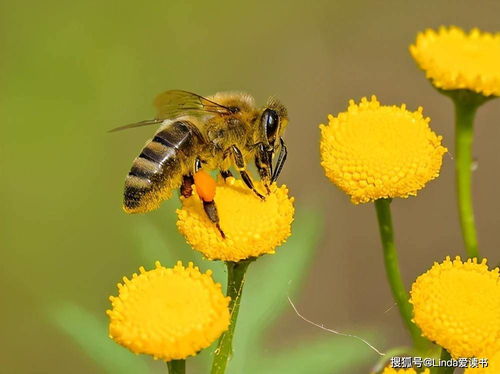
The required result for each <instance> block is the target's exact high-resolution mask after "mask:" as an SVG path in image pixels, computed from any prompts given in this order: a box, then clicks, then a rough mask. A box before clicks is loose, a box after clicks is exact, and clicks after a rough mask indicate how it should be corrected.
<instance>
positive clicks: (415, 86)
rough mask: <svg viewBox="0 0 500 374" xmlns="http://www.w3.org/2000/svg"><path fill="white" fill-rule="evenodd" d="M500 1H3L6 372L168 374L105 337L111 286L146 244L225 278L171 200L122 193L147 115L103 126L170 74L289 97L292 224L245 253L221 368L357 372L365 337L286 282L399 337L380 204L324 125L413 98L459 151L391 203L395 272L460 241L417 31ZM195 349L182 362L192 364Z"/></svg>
mask: <svg viewBox="0 0 500 374" xmlns="http://www.w3.org/2000/svg"><path fill="white" fill-rule="evenodd" d="M499 14H500V3H499V2H498V1H493V0H492V1H479V2H475V3H473V2H471V1H453V2H451V1H444V0H439V1H423V2H410V1H347V0H342V1H326V0H325V1H289V2H278V1H252V2H234V1H219V2H206V1H185V2H181V1H143V2H136V1H129V0H125V1H121V2H103V1H85V2H84V1H73V2H70V1H51V0H48V1H44V2H39V1H33V0H27V1H24V2H13V1H5V0H3V1H0V52H1V58H0V87H1V89H0V119H1V122H0V129H1V135H0V139H1V147H0V156H1V157H0V160H1V161H0V163H1V167H0V177H1V185H0V186H1V187H0V192H1V193H0V199H1V200H0V204H1V205H0V206H1V208H0V209H1V212H2V214H1V218H0V220H1V225H0V230H1V231H0V235H1V236H0V245H1V252H0V256H1V257H0V269H1V273H0V287H1V288H0V289H1V308H0V329H1V335H0V336H1V339H0V372H1V373H67V372H72V373H106V372H108V373H109V372H111V373H112V372H116V373H122V372H123V373H125V372H131V373H133V372H158V373H160V372H165V371H166V368H165V365H164V364H163V363H158V362H153V360H151V359H149V358H148V357H146V358H145V359H141V358H140V357H136V356H134V355H132V354H130V353H128V352H127V351H126V350H125V349H122V348H121V347H118V346H115V345H114V344H113V343H112V342H110V341H109V340H108V338H107V336H106V335H107V331H106V316H105V310H106V309H107V308H108V307H109V302H108V300H107V298H108V296H109V295H111V294H116V283H117V282H118V281H119V280H120V279H121V277H122V276H124V275H127V276H130V275H131V274H132V272H134V271H136V269H137V268H138V267H139V266H140V265H145V266H146V267H151V266H152V265H153V262H154V260H155V259H160V260H162V261H163V262H164V264H165V265H171V264H173V262H175V261H176V260H177V259H182V260H188V259H191V258H193V257H194V258H195V259H196V261H197V263H198V265H200V267H201V268H202V269H204V270H205V269H208V268H216V270H217V277H218V279H219V280H222V279H223V276H224V273H223V269H222V267H221V266H220V264H214V263H210V262H208V261H205V260H203V259H201V258H200V257H199V256H196V255H194V254H193V253H191V252H190V250H189V249H188V248H187V246H186V245H185V244H184V242H183V238H182V237H181V236H180V235H179V234H178V233H177V232H176V231H175V228H174V222H175V213H174V210H175V207H176V206H177V204H178V201H176V199H173V200H172V201H170V202H168V203H166V204H165V205H164V206H163V207H162V208H161V209H160V210H159V211H157V212H154V213H151V214H148V215H133V216H130V215H126V214H124V213H123V212H122V210H121V200H122V188H123V181H124V177H125V175H126V173H127V172H128V170H129V167H130V165H131V162H132V160H133V158H134V157H135V156H136V155H137V154H138V152H139V151H140V149H141V147H142V146H143V144H144V142H145V141H146V139H148V138H149V137H150V136H151V135H152V133H153V132H154V129H153V128H144V129H136V130H130V131H127V132H123V133H116V134H108V133H106V131H107V130H108V129H110V128H113V127H116V126H118V125H122V124H126V123H130V122H134V121H139V120H142V119H147V118H151V117H152V116H153V115H154V111H153V108H152V105H151V102H152V100H153V98H154V96H155V95H156V94H158V93H160V92H162V91H164V90H167V89H174V88H179V89H185V90H190V91H194V92H197V93H200V94H202V95H210V94H212V93H214V92H216V91H224V90H242V91H247V92H248V93H251V94H253V95H254V96H255V98H256V100H257V101H258V102H259V103H264V102H265V100H266V99H267V97H268V96H270V95H276V96H277V97H279V98H280V99H281V100H282V101H283V102H284V103H285V104H286V105H287V106H288V108H289V112H290V118H291V123H290V126H289V128H288V130H287V134H286V140H287V143H288V146H289V152H290V153H289V159H288V163H287V165H286V166H285V169H284V172H283V174H282V177H281V182H282V183H286V184H287V185H289V187H290V190H291V193H292V194H293V195H294V196H295V197H296V202H297V208H298V211H299V213H298V216H297V220H296V223H295V225H294V230H293V231H294V236H293V237H292V238H291V240H290V243H288V244H287V245H286V246H284V247H283V248H281V249H280V250H278V252H277V254H276V255H274V256H267V257H265V258H264V259H261V260H259V261H258V262H257V263H255V264H253V265H252V266H251V268H250V272H249V283H248V287H247V290H246V291H245V292H246V294H245V296H244V303H243V306H242V314H241V318H240V321H239V324H241V327H240V329H239V330H237V334H240V336H239V337H238V338H237V339H238V341H237V344H236V353H235V359H234V361H233V362H232V364H231V365H232V366H231V367H230V369H231V370H230V372H231V373H245V374H246V373H253V372H255V371H256V370H257V369H255V368H256V367H258V366H259V365H260V364H262V365H264V366H265V367H266V368H267V369H268V372H269V373H272V372H275V373H281V372H292V371H287V370H290V367H293V368H294V370H295V371H293V372H296V373H332V372H335V373H358V372H359V373H362V372H366V371H367V370H369V368H370V367H371V366H372V365H373V364H374V363H375V362H376V360H377V359H378V356H377V355H376V354H375V353H374V352H373V351H371V350H370V349H369V348H368V347H366V346H365V345H363V344H361V343H359V342H358V341H355V340H353V339H350V338H345V337H334V336H331V335H329V334H327V333H326V332H323V331H321V330H319V329H317V328H314V327H312V326H310V325H307V324H306V323H305V322H304V321H302V320H300V319H299V318H298V317H297V316H296V315H295V314H294V313H293V310H292V309H291V306H290V305H289V304H288V302H287V299H286V297H287V295H288V294H290V295H292V297H293V298H294V300H295V301H296V303H297V306H298V308H299V309H300V310H301V312H302V313H303V314H304V315H305V316H307V317H308V318H310V319H312V320H314V321H316V322H318V323H322V324H324V325H326V326H328V327H331V328H335V329H338V330H341V331H345V332H353V333H358V334H360V335H363V336H365V337H367V338H372V339H373V340H374V342H375V343H376V344H377V346H379V348H381V349H383V350H387V349H389V348H390V347H392V346H395V345H404V344H406V343H408V340H407V337H406V334H405V331H403V327H402V324H401V322H400V319H399V316H398V313H397V310H396V308H393V301H392V298H391V295H390V292H389V288H388V286H387V283H386V281H385V273H384V268H383V262H382V257H381V250H380V244H379V240H378V232H377V226H376V221H375V214H374V209H373V207H372V206H371V205H362V206H354V205H352V204H351V203H350V202H349V201H348V199H347V197H346V196H344V195H343V194H342V193H341V192H339V191H338V190H337V189H336V188H335V187H334V186H333V185H331V184H330V183H329V182H328V181H327V179H326V178H325V177H324V175H323V171H322V169H321V167H320V165H319V151H318V140H319V131H318V127H317V126H318V124H319V123H321V122H324V121H325V120H326V115H327V114H328V113H334V114H335V113H338V112H339V111H342V110H344V109H345V108H346V105H347V101H348V100H349V99H350V98H354V99H356V100H357V99H359V98H361V97H362V96H366V95H371V94H373V93H375V94H377V95H378V97H379V99H380V100H381V101H382V103H386V104H400V103H402V102H404V103H406V104H407V105H408V107H409V108H410V109H416V108H417V107H418V106H419V105H422V106H423V107H424V113H425V114H426V115H428V116H430V117H431V119H432V121H431V126H432V128H433V129H434V130H435V131H436V132H437V133H438V134H441V135H443V136H444V143H445V145H446V146H448V148H449V149H450V153H449V155H447V156H445V159H444V164H443V169H442V173H441V177H440V178H438V179H437V180H436V181H433V182H431V183H430V184H429V185H428V187H427V188H426V189H424V190H423V191H422V192H421V193H419V196H418V197H416V198H410V199H408V200H399V201H396V202H395V203H394V204H393V206H394V219H395V229H396V235H397V243H398V245H399V249H400V253H401V255H400V260H401V266H402V271H403V274H404V278H405V281H406V283H407V284H408V285H410V284H411V282H412V281H413V280H414V279H415V277H416V276H418V274H420V273H422V272H423V271H425V270H426V269H427V268H429V267H430V265H431V264H432V262H433V261H435V260H441V259H442V258H443V257H444V256H446V255H456V254H459V255H463V254H464V251H463V246H462V243H461V239H460V236H459V226H458V221H457V218H456V213H457V212H456V207H455V195H454V186H453V163H452V159H453V116H452V106H451V103H450V102H449V101H448V99H446V98H444V97H443V96H440V95H439V94H438V93H437V92H435V91H434V90H433V89H432V88H431V86H430V85H429V83H428V82H427V81H426V80H425V78H424V74H423V73H422V72H420V71H419V70H418V69H417V68H416V66H415V64H414V62H413V61H412V59H411V57H410V56H409V53H408V46H409V44H410V43H412V42H413V40H414V38H415V35H416V33H417V31H419V30H423V29H425V28H427V27H438V26H439V25H441V24H446V25H448V24H455V25H458V26H462V27H464V28H467V29H468V28H470V27H473V26H478V27H480V28H482V29H485V30H490V31H498V30H499V29H500V20H499V18H498V15H499ZM499 118H500V103H499V102H496V101H492V102H491V103H488V104H486V105H485V106H484V107H483V108H481V109H480V111H479V115H478V118H477V131H476V144H475V154H476V156H477V160H478V165H479V167H478V169H477V171H476V173H475V180H474V191H475V202H476V213H477V216H478V227H479V236H480V243H481V247H482V248H481V250H482V253H483V254H484V255H485V256H489V257H490V258H491V262H492V263H495V264H496V263H497V262H498V261H499V256H498V248H499V239H498V238H499V237H498V235H497V231H498V225H499V223H500V218H499V216H498V213H497V212H498V207H499V205H498V201H497V199H492V198H494V197H495V196H496V195H497V189H498V185H497V183H496V181H497V180H498V173H497V171H498V170H499V168H500V155H499V153H498V151H497V149H498V147H497V143H498V141H499V139H500V126H499ZM270 269H272V271H270ZM266 275H267V276H266ZM259 300H260V301H259ZM271 322H272V323H271ZM271 324H272V328H270V329H268V330H267V332H265V333H264V334H262V330H263V329H264V328H265V327H269V326H268V325H271ZM239 326H240V325H239ZM307 350H309V351H310V352H307ZM287 352H288V353H287ZM301 355H302V356H301ZM205 356H206V354H205ZM305 357H308V359H309V360H310V361H307V362H305V361H304V363H303V364H302V366H301V364H300V363H299V361H298V359H299V358H304V360H306V359H305ZM292 358H294V359H296V361H294V360H292ZM203 360H206V357H205V358H204V357H200V358H198V359H197V362H195V363H193V366H192V367H193V370H192V371H191V372H194V373H196V372H203V371H202V370H203V369H201V368H202V367H203ZM349 363H350V364H349ZM281 364H282V365H284V366H280V365H281ZM287 364H288V365H289V366H288V367H287V366H286V365H287ZM194 365H198V366H194ZM273 365H274V366H273ZM349 365H350V366H349ZM195 368H198V369H195ZM196 370H197V371H196ZM259 372H260V373H263V372H265V371H264V370H260V371H259Z"/></svg>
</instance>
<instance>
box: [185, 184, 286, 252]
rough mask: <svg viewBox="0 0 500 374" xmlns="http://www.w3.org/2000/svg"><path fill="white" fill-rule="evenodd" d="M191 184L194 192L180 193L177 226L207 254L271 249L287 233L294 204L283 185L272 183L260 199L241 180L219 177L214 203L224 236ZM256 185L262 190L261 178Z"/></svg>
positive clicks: (190, 242) (272, 249)
mask: <svg viewBox="0 0 500 374" xmlns="http://www.w3.org/2000/svg"><path fill="white" fill-rule="evenodd" d="M193 187H194V189H193V195H191V196H190V197H188V198H183V197H181V200H182V209H178V210H177V215H178V218H179V219H178V221H177V227H178V228H179V230H180V232H181V233H182V234H183V235H184V236H185V237H186V240H187V242H188V243H189V244H190V245H191V246H192V247H193V248H194V249H195V250H197V251H199V252H201V253H203V255H204V256H205V257H206V258H208V259H210V260H224V261H240V260H244V259H247V258H250V257H258V256H260V255H262V254H265V253H274V251H275V249H276V247H277V246H279V245H280V244H282V243H283V242H284V241H285V240H286V239H287V238H288V237H289V236H290V226H291V223H292V221H293V214H294V208H293V198H292V197H288V189H287V188H286V186H284V185H283V186H281V187H277V186H276V184H273V185H271V186H270V189H271V193H270V194H269V195H266V196H265V200H261V199H260V198H258V197H257V196H256V195H255V193H253V192H252V191H251V190H250V189H249V188H248V187H246V186H245V185H244V184H243V182H242V181H241V180H237V179H234V178H228V179H227V180H226V181H225V182H224V181H222V180H219V181H218V183H217V188H216V193H215V203H216V205H217V211H218V213H219V220H220V226H221V229H222V231H224V234H225V235H226V238H225V239H223V238H222V236H221V234H220V232H219V231H218V230H217V228H216V226H215V225H214V224H213V223H212V222H211V221H210V220H209V219H208V217H207V215H206V213H205V211H204V210H203V205H202V203H201V201H200V198H199V197H198V194H197V193H196V186H193ZM255 187H256V188H257V189H258V190H260V191H264V190H265V189H264V186H263V185H262V183H261V182H256V183H255Z"/></svg>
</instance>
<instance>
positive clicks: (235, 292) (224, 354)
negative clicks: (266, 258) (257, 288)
mask: <svg viewBox="0 0 500 374" xmlns="http://www.w3.org/2000/svg"><path fill="white" fill-rule="evenodd" d="M252 261H253V260H245V261H239V262H230V261H228V262H226V266H227V296H230V297H231V301H230V302H229V312H230V313H231V321H230V324H229V328H228V330H227V331H226V332H225V333H224V334H222V336H221V337H220V339H219V344H218V346H217V349H216V350H215V353H214V361H213V363H212V372H211V373H212V374H224V372H225V371H226V366H227V363H228V360H229V358H230V357H231V355H232V353H233V335H234V330H235V328H236V320H237V318H238V312H239V310H240V302H241V294H242V292H243V285H244V283H245V273H246V271H247V268H248V265H250V262H252Z"/></svg>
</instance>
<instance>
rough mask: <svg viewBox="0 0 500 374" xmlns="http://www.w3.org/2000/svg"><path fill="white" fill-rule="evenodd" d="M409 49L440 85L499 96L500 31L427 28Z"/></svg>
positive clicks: (422, 67) (429, 76) (432, 78)
mask: <svg viewBox="0 0 500 374" xmlns="http://www.w3.org/2000/svg"><path fill="white" fill-rule="evenodd" d="M410 52H411V54H412V56H413V58H414V59H415V61H416V62H417V64H418V65H419V66H420V68H421V69H422V70H424V71H425V74H426V76H427V78H429V79H430V80H431V81H432V83H433V84H434V85H435V86H436V87H438V88H441V89H444V90H457V89H467V90H471V91H474V92H477V93H480V94H483V95H485V96H489V95H495V96H500V33H497V34H491V33H487V32H481V31H479V30H478V29H473V30H472V31H471V32H470V33H468V34H467V33H465V32H464V31H463V30H461V29H460V28H458V27H449V28H446V27H441V28H440V29H439V30H438V31H434V30H431V29H428V30H426V31H424V32H422V33H419V34H418V36H417V40H416V42H415V44H414V45H412V46H410Z"/></svg>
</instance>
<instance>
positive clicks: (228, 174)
mask: <svg viewBox="0 0 500 374" xmlns="http://www.w3.org/2000/svg"><path fill="white" fill-rule="evenodd" d="M220 175H221V176H222V178H224V180H226V179H227V178H229V177H232V176H233V173H231V170H221V171H220Z"/></svg>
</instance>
